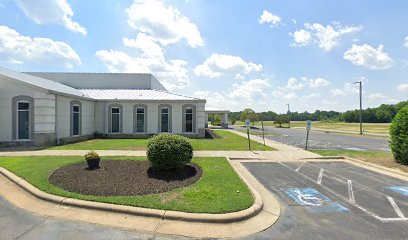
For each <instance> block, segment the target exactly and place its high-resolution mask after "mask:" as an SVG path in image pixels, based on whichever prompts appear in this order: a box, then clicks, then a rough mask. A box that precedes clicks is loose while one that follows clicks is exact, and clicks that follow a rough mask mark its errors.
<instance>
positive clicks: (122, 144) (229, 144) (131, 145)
mask: <svg viewBox="0 0 408 240" xmlns="http://www.w3.org/2000/svg"><path fill="white" fill-rule="evenodd" d="M214 132H215V133H216V134H217V135H218V136H220V137H221V138H217V139H190V141H191V144H192V145H193V149H194V150H195V151H197V150H198V151H200V150H225V151H231V150H237V151H248V141H247V140H246V139H245V138H244V137H241V136H239V135H237V134H235V133H231V132H229V131H223V130H215V131H214ZM148 141H149V140H148V139H93V140H89V141H84V142H78V143H73V144H67V145H62V146H57V147H51V148H50V149H51V150H146V145H147V142H148ZM251 148H252V150H257V151H270V150H274V149H273V148H271V147H268V146H264V145H263V144H260V143H258V142H255V141H251Z"/></svg>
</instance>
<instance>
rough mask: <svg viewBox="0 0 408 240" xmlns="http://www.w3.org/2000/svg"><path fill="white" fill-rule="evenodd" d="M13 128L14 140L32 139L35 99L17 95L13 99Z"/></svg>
mask: <svg viewBox="0 0 408 240" xmlns="http://www.w3.org/2000/svg"><path fill="white" fill-rule="evenodd" d="M12 111H13V112H12V120H13V123H12V128H13V133H12V135H13V139H14V140H30V139H33V136H34V99H33V98H32V97H29V96H17V97H14V98H13V99H12Z"/></svg>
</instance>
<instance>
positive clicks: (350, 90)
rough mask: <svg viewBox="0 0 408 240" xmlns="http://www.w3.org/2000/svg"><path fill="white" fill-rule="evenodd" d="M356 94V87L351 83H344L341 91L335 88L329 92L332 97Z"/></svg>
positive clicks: (357, 90)
mask: <svg viewBox="0 0 408 240" xmlns="http://www.w3.org/2000/svg"><path fill="white" fill-rule="evenodd" d="M364 79H365V78H364ZM358 92H359V89H358V85H356V84H352V83H345V84H344V85H343V88H341V89H339V88H337V89H332V90H330V94H331V95H332V96H347V95H350V94H356V93H358Z"/></svg>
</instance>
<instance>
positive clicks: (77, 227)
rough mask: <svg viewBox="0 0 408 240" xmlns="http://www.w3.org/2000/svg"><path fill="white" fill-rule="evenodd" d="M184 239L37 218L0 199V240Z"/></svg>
mask: <svg viewBox="0 0 408 240" xmlns="http://www.w3.org/2000/svg"><path fill="white" fill-rule="evenodd" d="M14 239H15V240H17V239H18V240H48V239H49V240H64V239H66V240H74V239H92V240H94V239H106V240H107V239H118V240H121V239H123V240H125V239H126V240H131V239H146V240H147V239H149V240H155V239H157V240H167V239H168V240H170V239H188V238H182V237H177V238H176V237H170V236H168V237H167V236H162V235H161V236H157V235H153V234H148V233H142V232H135V231H125V230H121V229H116V228H110V227H104V226H97V225H92V224H85V223H78V222H71V221H66V220H60V219H55V218H47V217H40V216H37V215H34V214H31V213H28V212H26V211H24V210H21V209H19V208H16V207H15V206H13V205H12V204H10V203H9V202H7V201H6V200H4V198H2V197H1V196H0V240H14Z"/></svg>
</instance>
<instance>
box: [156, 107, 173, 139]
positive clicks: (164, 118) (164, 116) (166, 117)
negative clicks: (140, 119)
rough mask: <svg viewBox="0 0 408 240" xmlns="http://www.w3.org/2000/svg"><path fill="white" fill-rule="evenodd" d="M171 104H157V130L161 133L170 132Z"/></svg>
mask: <svg viewBox="0 0 408 240" xmlns="http://www.w3.org/2000/svg"><path fill="white" fill-rule="evenodd" d="M171 116H172V111H171V105H168V104H162V105H159V131H160V132H162V133H171V129H172V126H171Z"/></svg>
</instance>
